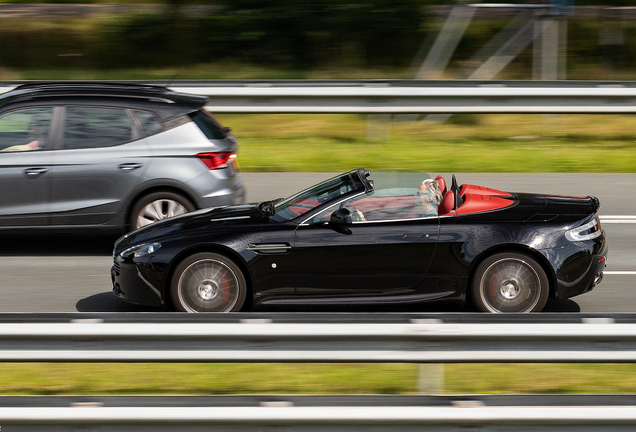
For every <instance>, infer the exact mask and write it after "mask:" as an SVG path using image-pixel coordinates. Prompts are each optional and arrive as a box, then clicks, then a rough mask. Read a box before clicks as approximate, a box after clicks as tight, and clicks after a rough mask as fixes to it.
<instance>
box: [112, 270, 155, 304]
mask: <svg viewBox="0 0 636 432" xmlns="http://www.w3.org/2000/svg"><path fill="white" fill-rule="evenodd" d="M110 278H111V281H112V284H113V294H115V295H116V296H117V297H119V298H120V299H122V300H124V301H127V302H129V303H134V304H138V305H143V306H150V307H164V305H165V303H164V298H163V294H162V293H161V292H160V291H159V290H158V289H157V288H156V287H154V286H153V285H152V284H151V283H150V282H149V281H148V280H147V278H146V277H145V276H144V275H143V274H142V272H141V271H140V270H139V268H138V267H137V265H135V264H133V263H127V262H123V261H120V260H117V259H114V262H113V266H112V267H111V269H110Z"/></svg>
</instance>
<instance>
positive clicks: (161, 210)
mask: <svg viewBox="0 0 636 432" xmlns="http://www.w3.org/2000/svg"><path fill="white" fill-rule="evenodd" d="M193 210H195V207H194V205H193V204H192V203H191V202H190V201H189V200H188V199H186V198H184V197H182V196H181V195H178V194H175V193H172V192H155V193H152V194H149V195H146V196H145V197H143V198H142V199H140V200H139V201H137V203H136V204H135V206H134V207H133V208H132V211H131V215H130V228H131V229H133V230H135V229H137V228H140V227H142V226H145V225H148V224H151V223H154V222H157V221H160V220H163V219H166V218H169V217H172V216H177V215H180V214H184V213H188V212H191V211H193Z"/></svg>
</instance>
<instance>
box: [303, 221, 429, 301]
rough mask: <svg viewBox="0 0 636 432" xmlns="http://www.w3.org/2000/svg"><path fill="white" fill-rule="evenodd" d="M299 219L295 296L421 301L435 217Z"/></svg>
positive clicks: (356, 299) (322, 298) (306, 299)
mask: <svg viewBox="0 0 636 432" xmlns="http://www.w3.org/2000/svg"><path fill="white" fill-rule="evenodd" d="M407 216H408V215H405V218H404V219H399V220H380V221H357V222H353V223H352V224H349V225H347V226H346V229H344V230H343V229H334V228H335V227H334V226H332V225H330V224H329V223H325V222H316V220H314V221H312V222H310V223H306V224H301V225H300V226H299V227H298V229H297V230H296V236H295V240H294V246H293V256H294V269H295V272H294V273H295V274H294V286H295V290H296V295H297V297H298V300H299V301H301V302H306V303H311V304H329V303H331V302H334V301H337V302H338V303H342V302H344V303H349V302H350V303H356V304H365V303H366V304H372V303H379V302H392V301H398V302H402V301H407V302H408V301H421V300H424V299H425V298H426V297H427V296H428V295H429V294H428V293H427V290H426V289H425V287H423V286H422V278H423V277H424V275H425V274H426V270H427V267H428V265H429V263H430V262H431V259H432V257H433V254H434V253H435V248H436V245H437V238H438V232H439V223H438V221H439V218H438V217H429V218H418V219H409V218H408V217H407Z"/></svg>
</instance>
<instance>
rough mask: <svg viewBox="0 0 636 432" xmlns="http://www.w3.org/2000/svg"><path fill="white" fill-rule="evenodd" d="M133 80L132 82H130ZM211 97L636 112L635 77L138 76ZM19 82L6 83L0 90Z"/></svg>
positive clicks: (325, 108) (272, 109)
mask: <svg viewBox="0 0 636 432" xmlns="http://www.w3.org/2000/svg"><path fill="white" fill-rule="evenodd" d="M131 82H132V81H131ZM135 82H136V83H144V84H157V85H167V86H168V87H169V88H171V89H172V90H175V91H179V92H185V93H192V94H198V95H205V96H208V97H209V98H210V101H209V103H208V108H209V109H210V110H211V111H213V112H218V113H222V112H223V113H299V114H300V113H323V114H334V113H360V114H436V113H437V114H460V113H479V114H487V113H501V114H510V113H524V114H541V113H555V114H620V113H634V112H636V82H631V81H630V82H592V81H589V82H588V81H428V80H403V81H382V80H364V81H305V80H299V81H177V82H171V83H168V82H159V81H153V82H150V81H135ZM18 84H20V82H1V83H0V93H2V92H6V91H9V90H12V89H13V88H15V87H16V85H18Z"/></svg>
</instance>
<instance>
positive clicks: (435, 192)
mask: <svg viewBox="0 0 636 432" xmlns="http://www.w3.org/2000/svg"><path fill="white" fill-rule="evenodd" d="M441 202H442V191H441V189H440V187H439V182H438V181H437V180H433V179H426V180H424V181H423V182H422V184H421V185H420V187H419V189H418V190H417V192H416V194H415V205H416V207H417V208H418V209H419V212H420V216H421V217H425V216H437V214H438V213H437V206H438V205H439V204H440V203H441Z"/></svg>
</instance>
